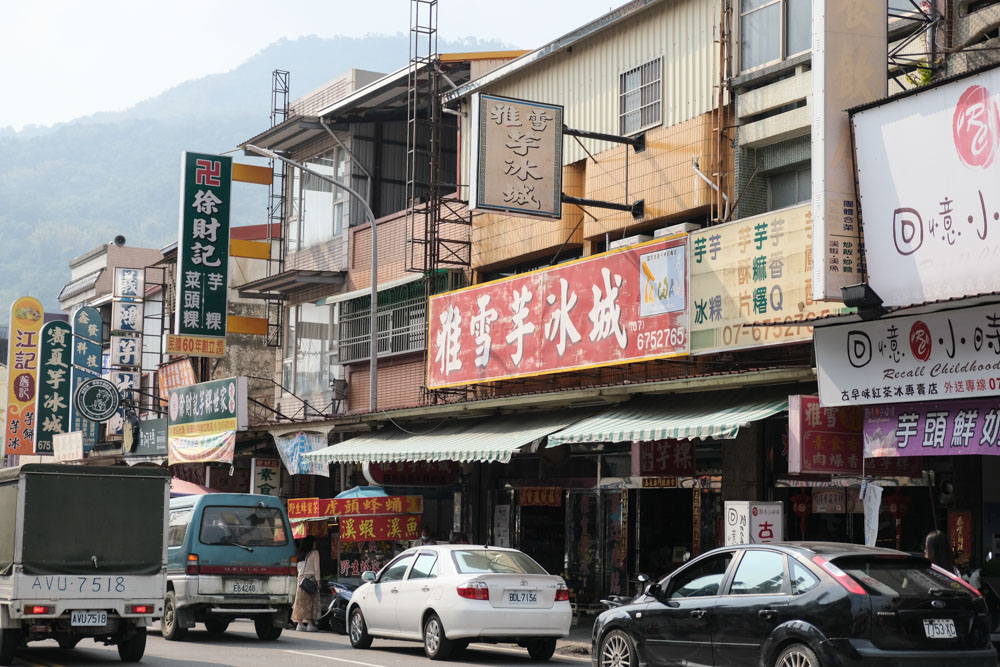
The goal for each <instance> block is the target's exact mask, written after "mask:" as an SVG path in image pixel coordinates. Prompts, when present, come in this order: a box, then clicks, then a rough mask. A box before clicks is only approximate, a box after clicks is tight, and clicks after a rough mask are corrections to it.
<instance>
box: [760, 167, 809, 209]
mask: <svg viewBox="0 0 1000 667" xmlns="http://www.w3.org/2000/svg"><path fill="white" fill-rule="evenodd" d="M767 197H768V202H767V204H768V210H770V211H775V210H777V209H779V208H785V207H786V206H794V205H795V204H801V203H803V202H807V201H809V199H810V198H812V169H810V168H809V167H806V168H805V169H795V170H793V171H784V172H781V173H780V174H773V175H772V176H768V178H767Z"/></svg>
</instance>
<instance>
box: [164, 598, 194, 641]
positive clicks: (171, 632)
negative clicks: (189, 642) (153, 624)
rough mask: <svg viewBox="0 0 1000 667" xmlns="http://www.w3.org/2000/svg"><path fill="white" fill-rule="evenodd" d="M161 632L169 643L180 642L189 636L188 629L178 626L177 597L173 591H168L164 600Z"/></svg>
mask: <svg viewBox="0 0 1000 667" xmlns="http://www.w3.org/2000/svg"><path fill="white" fill-rule="evenodd" d="M160 632H161V633H162V634H163V638H164V639H166V640H167V641H168V642H175V641H180V640H182V639H184V635H186V634H187V628H182V627H180V626H179V625H177V595H176V594H175V593H174V592H173V591H167V597H165V598H164V599H163V618H161V619H160Z"/></svg>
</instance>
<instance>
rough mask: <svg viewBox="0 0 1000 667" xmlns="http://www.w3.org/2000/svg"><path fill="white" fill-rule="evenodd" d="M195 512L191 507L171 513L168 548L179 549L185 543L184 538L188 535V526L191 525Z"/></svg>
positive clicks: (168, 524)
mask: <svg viewBox="0 0 1000 667" xmlns="http://www.w3.org/2000/svg"><path fill="white" fill-rule="evenodd" d="M193 512H194V510H193V509H192V508H190V507H186V508H184V509H180V510H171V511H170V518H169V519H168V522H167V546H168V547H179V546H180V545H181V544H183V543H184V536H185V535H186V534H187V528H188V524H190V523H191V514H192V513H193Z"/></svg>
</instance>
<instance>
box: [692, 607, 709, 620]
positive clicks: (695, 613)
mask: <svg viewBox="0 0 1000 667" xmlns="http://www.w3.org/2000/svg"><path fill="white" fill-rule="evenodd" d="M705 613H706V612H705V610H704V609H692V610H691V618H701V617H703V616H704V615H705Z"/></svg>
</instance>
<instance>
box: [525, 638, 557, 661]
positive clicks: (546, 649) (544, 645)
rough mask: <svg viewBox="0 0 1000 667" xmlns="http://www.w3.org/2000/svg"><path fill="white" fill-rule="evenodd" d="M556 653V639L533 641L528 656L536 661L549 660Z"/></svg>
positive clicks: (529, 645) (530, 643)
mask: <svg viewBox="0 0 1000 667" xmlns="http://www.w3.org/2000/svg"><path fill="white" fill-rule="evenodd" d="M555 652H556V640H555V639H533V640H532V641H530V642H528V655H530V656H531V657H532V658H534V659H535V660H548V659H549V658H551V657H552V654H553V653H555Z"/></svg>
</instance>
